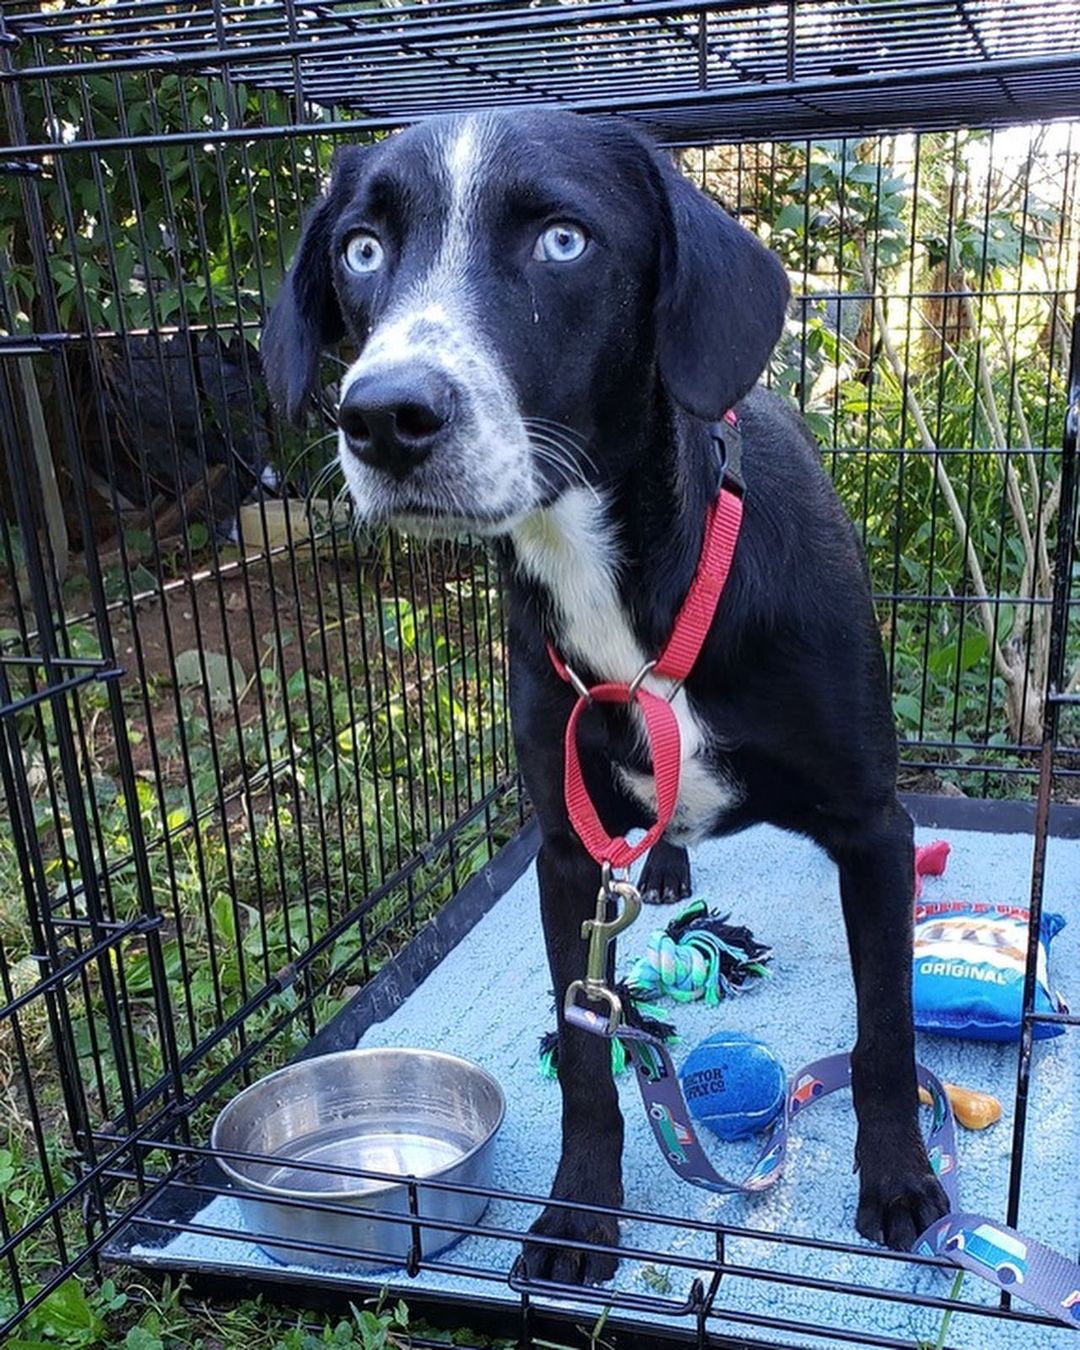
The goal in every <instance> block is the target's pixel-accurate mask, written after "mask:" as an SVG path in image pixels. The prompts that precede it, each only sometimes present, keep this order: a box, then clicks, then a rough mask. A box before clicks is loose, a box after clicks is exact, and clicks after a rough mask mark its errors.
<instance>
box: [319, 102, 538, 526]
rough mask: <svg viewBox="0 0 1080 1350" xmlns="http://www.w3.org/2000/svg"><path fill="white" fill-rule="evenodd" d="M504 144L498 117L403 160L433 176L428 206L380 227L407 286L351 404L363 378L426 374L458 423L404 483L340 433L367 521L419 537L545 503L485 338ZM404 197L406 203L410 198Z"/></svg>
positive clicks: (346, 383)
mask: <svg viewBox="0 0 1080 1350" xmlns="http://www.w3.org/2000/svg"><path fill="white" fill-rule="evenodd" d="M496 137H497V131H496V128H495V127H494V125H493V123H492V121H491V120H490V119H489V118H485V117H483V116H480V115H477V116H474V117H470V118H468V119H466V120H463V121H460V122H455V123H450V124H447V125H444V126H443V128H442V129H441V130H440V131H439V132H438V133H437V134H435V135H434V136H432V137H431V138H430V139H429V140H428V141H427V142H426V144H425V145H424V146H423V153H422V154H420V155H417V156H412V157H407V156H405V157H403V158H404V159H405V162H406V163H407V164H408V165H409V167H410V173H411V174H413V175H419V177H420V179H421V180H422V181H421V183H419V184H417V185H416V186H417V187H418V188H420V189H422V192H423V195H424V196H425V197H426V198H427V200H428V204H427V209H426V210H424V211H422V212H413V211H411V210H405V211H402V212H399V213H398V214H397V215H396V216H390V214H389V213H387V214H386V215H384V216H383V218H382V220H381V221H380V220H378V216H377V214H376V217H375V219H376V222H377V223H378V224H379V225H380V227H381V228H382V229H383V230H385V229H386V227H387V225H391V226H392V227H393V233H394V234H396V235H397V236H398V238H399V239H400V243H399V246H398V248H397V250H396V256H395V262H396V265H397V269H398V276H399V278H400V280H399V281H398V282H397V283H396V284H395V285H394V287H393V290H392V292H391V294H390V295H389V296H388V298H387V300H386V303H385V307H381V308H380V309H379V310H378V311H375V310H374V309H373V312H372V316H371V318H370V319H369V335H368V338H367V341H366V342H365V344H364V347H363V350H362V351H361V353H360V355H359V357H358V358H357V359H356V361H354V362H353V364H352V366H350V368H349V369H348V370H347V371H346V373H345V376H344V378H343V379H342V382H341V390H340V396H341V399H342V400H344V399H345V398H346V397H347V396H348V392H349V389H350V387H351V386H352V385H353V384H354V382H355V381H356V380H358V379H362V378H363V377H364V376H369V375H378V374H384V373H389V374H393V373H394V372H395V371H396V370H398V369H400V368H408V367H410V366H423V367H427V368H428V369H430V370H433V371H437V372H439V373H440V374H441V375H443V376H445V377H447V378H448V379H449V381H450V385H451V388H452V390H453V396H454V404H455V411H456V416H455V418H454V425H453V426H452V428H450V431H449V434H448V435H447V436H446V438H445V440H444V443H443V444H442V445H441V446H439V447H438V451H437V453H436V455H435V456H434V462H432V463H430V465H428V466H425V467H424V468H423V469H422V470H419V471H418V472H417V473H416V474H414V475H412V476H411V478H410V481H408V482H407V483H405V484H397V483H395V482H393V480H391V479H389V478H388V477H387V475H386V474H385V473H382V472H380V471H379V470H378V469H376V468H372V467H371V466H369V465H367V464H365V463H363V462H362V461H361V460H360V459H359V458H358V457H357V456H356V455H355V454H353V453H352V451H351V450H350V447H349V443H348V439H347V437H346V435H345V432H344V431H339V432H338V442H339V455H340V459H341V465H342V469H343V471H344V474H345V480H346V482H347V483H348V486H349V490H350V492H351V494H352V497H353V500H354V501H355V503H356V506H357V509H358V511H359V513H360V515H361V516H362V517H364V518H365V519H368V520H372V519H381V518H393V519H395V520H397V521H398V522H399V523H401V524H403V525H405V526H406V527H407V528H411V529H413V530H414V531H418V530H419V531H428V532H435V531H438V532H440V533H445V532H453V531H454V530H455V529H460V528H462V527H463V526H464V525H467V524H471V525H473V527H474V528H475V527H477V526H479V527H480V528H484V527H485V526H487V527H488V528H490V527H491V526H502V525H504V523H509V522H510V521H512V520H513V519H515V518H517V517H519V516H520V515H521V514H522V513H523V512H527V511H528V510H529V509H530V507H531V506H532V505H533V504H534V503H536V502H537V501H538V500H539V499H540V496H541V492H542V484H541V483H540V482H539V481H538V478H537V475H536V473H535V468H534V463H533V459H532V456H531V455H530V453H529V437H528V434H527V432H526V429H525V425H524V423H523V421H522V412H521V408H520V405H519V402H518V399H517V396H516V394H515V391H514V389H513V387H512V385H511V383H510V381H509V379H508V377H507V373H506V371H505V369H504V368H503V365H502V363H501V361H500V360H499V357H498V355H497V352H496V350H495V349H494V347H493V345H492V343H491V341H490V339H489V337H487V336H486V335H485V332H484V305H483V294H482V291H483V282H484V275H483V269H482V266H480V265H479V264H480V263H481V253H482V245H481V239H480V237H479V234H478V231H479V228H480V224H481V221H482V219H483V215H484V195H485V165H486V164H488V163H489V161H490V159H491V157H492V154H493V151H494V143H495V140H496ZM488 191H489V192H490V187H489V188H488ZM401 195H402V197H403V198H404V199H405V201H406V202H407V201H408V195H409V194H407V193H403V194H401Z"/></svg>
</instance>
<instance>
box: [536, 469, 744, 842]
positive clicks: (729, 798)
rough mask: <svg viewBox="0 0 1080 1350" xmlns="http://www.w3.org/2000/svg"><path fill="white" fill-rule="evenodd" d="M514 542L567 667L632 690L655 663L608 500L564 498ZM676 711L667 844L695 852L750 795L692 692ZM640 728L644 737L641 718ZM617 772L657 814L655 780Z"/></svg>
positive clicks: (578, 493) (648, 681)
mask: <svg viewBox="0 0 1080 1350" xmlns="http://www.w3.org/2000/svg"><path fill="white" fill-rule="evenodd" d="M512 539H513V542H514V549H515V553H516V556H517V563H518V566H519V567H520V568H521V569H522V571H523V572H525V573H526V574H527V575H528V576H529V577H530V578H531V579H532V580H533V581H535V582H538V583H539V584H540V585H541V586H543V587H544V588H545V589H546V590H547V592H548V593H549V594H550V596H551V597H552V600H553V602H554V605H555V609H556V614H557V619H558V626H559V639H558V648H559V652H560V654H561V656H562V657H563V659H564V660H566V661H568V662H569V663H570V664H571V665H575V664H580V665H581V666H582V667H583V668H584V667H587V668H588V669H590V670H593V671H596V672H597V674H598V675H599V676H600V677H601V678H602V679H604V680H612V681H618V682H621V683H629V682H630V681H631V680H632V679H633V678H634V676H635V675H636V674H637V673H638V672H639V671H640V670H641V668H642V666H643V665H644V664H645V662H646V660H647V659H648V658H647V657H646V655H645V653H644V652H643V651H642V649H641V647H640V645H639V644H638V641H637V638H636V637H635V636H634V633H633V630H632V629H631V627H630V624H629V622H628V621H627V617H626V613H625V611H624V610H623V607H622V603H621V600H620V598H619V592H618V587H617V585H616V576H617V573H618V566H619V558H618V550H617V545H616V541H615V538H614V532H613V530H612V527H611V524H610V521H609V520H608V517H607V513H606V511H605V510H604V504H603V502H602V500H601V499H600V498H599V497H597V496H596V495H595V494H594V493H592V492H590V491H588V490H587V489H585V488H574V489H572V490H571V491H568V492H564V493H563V495H562V496H561V497H560V498H559V500H558V501H557V502H556V503H555V505H554V506H552V507H550V508H547V509H546V510H543V511H538V512H536V513H535V514H533V515H531V516H529V517H527V518H526V519H525V520H524V521H523V522H522V523H521V524H520V525H518V526H516V527H515V529H514V530H513V532H512ZM644 687H645V688H646V689H648V690H650V691H651V692H652V693H654V694H659V695H660V696H661V697H663V698H667V697H669V696H670V695H671V690H672V681H671V680H668V679H664V678H663V677H661V676H655V675H647V676H646V677H645V681H644ZM671 706H672V710H673V711H674V713H675V717H676V719H677V721H678V724H679V739H680V745H681V766H680V773H679V800H678V805H677V807H676V811H675V816H674V818H673V820H672V822H671V824H670V826H669V827H668V829H667V836H668V838H670V839H672V840H673V841H674V842H675V843H680V844H687V843H692V842H693V841H694V840H696V839H699V838H701V837H702V836H703V835H704V834H706V833H708V831H709V829H710V827H711V826H713V825H714V824H715V822H716V821H717V819H718V818H719V817H720V816H722V815H723V814H724V813H725V812H727V811H730V810H731V809H732V808H733V807H734V806H736V805H737V804H738V802H739V801H740V799H741V796H742V794H741V792H740V791H739V788H738V786H737V784H735V783H733V782H732V781H731V780H730V779H729V778H728V776H727V775H726V774H725V773H724V772H723V771H722V770H721V768H720V766H719V765H718V764H717V763H716V761H715V760H714V759H713V758H712V756H711V755H710V753H709V751H710V745H709V740H708V736H707V733H706V730H705V728H704V726H703V724H702V722H701V720H700V719H699V718H698V716H697V714H696V713H695V712H694V709H693V707H692V706H691V703H690V700H689V698H688V696H687V693H686V691H685V689H679V690H678V691H677V692H676V693H675V694H674V696H673V697H671ZM637 721H638V724H639V730H640V732H641V734H642V736H644V724H643V723H642V722H641V719H640V714H638V715H637ZM615 770H616V773H617V774H618V777H619V781H620V782H621V784H622V786H623V788H624V789H625V790H626V791H627V792H629V793H631V794H632V795H633V796H634V797H636V798H637V799H638V801H640V802H641V803H642V804H643V805H644V806H645V807H646V808H647V809H648V811H649V812H650V813H655V811H656V788H655V784H654V782H653V778H652V775H651V774H648V773H642V772H641V771H640V770H637V769H632V768H630V767H628V766H627V765H624V764H617V765H616V766H615Z"/></svg>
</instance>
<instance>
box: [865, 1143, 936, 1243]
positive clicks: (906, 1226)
mask: <svg viewBox="0 0 1080 1350" xmlns="http://www.w3.org/2000/svg"><path fill="white" fill-rule="evenodd" d="M905 1152H906V1153H907V1155H908V1161H907V1162H906V1163H905V1162H903V1161H902V1159H903V1156H904V1153H905ZM912 1155H914V1156H912ZM862 1157H863V1159H865V1161H862V1162H861V1163H860V1168H859V1172H860V1183H859V1209H858V1213H857V1214H856V1216H855V1226H856V1227H857V1228H858V1230H859V1232H860V1233H861V1234H862V1235H863V1237H864V1238H869V1239H870V1241H871V1242H883V1243H884V1244H885V1246H886V1247H892V1248H893V1249H894V1250H895V1251H898V1252H909V1251H911V1249H912V1247H914V1245H915V1239H916V1238H917V1237H918V1236H919V1234H920V1233H922V1232H924V1231H925V1230H926V1229H927V1228H929V1227H930V1225H931V1224H932V1223H933V1222H934V1221H935V1219H940V1218H941V1217H942V1215H944V1214H947V1213H948V1212H949V1202H948V1199H947V1198H946V1196H945V1192H944V1191H943V1190H942V1188H941V1185H940V1183H939V1182H938V1179H937V1177H936V1176H935V1175H934V1173H933V1170H932V1169H931V1167H930V1163H929V1161H928V1160H927V1157H926V1150H925V1149H923V1148H922V1147H921V1146H920V1148H919V1149H918V1150H902V1151H897V1152H894V1153H893V1154H892V1155H891V1156H890V1155H889V1154H888V1153H885V1154H881V1153H877V1154H875V1156H874V1158H873V1161H870V1160H869V1159H867V1158H866V1154H865V1152H862Z"/></svg>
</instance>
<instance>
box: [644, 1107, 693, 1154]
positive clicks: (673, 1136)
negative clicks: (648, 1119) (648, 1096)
mask: <svg viewBox="0 0 1080 1350" xmlns="http://www.w3.org/2000/svg"><path fill="white" fill-rule="evenodd" d="M649 1115H650V1116H652V1118H653V1120H655V1121H656V1127H657V1131H658V1132H659V1134H660V1137H661V1139H662V1140H663V1143H664V1147H665V1148H666V1149H667V1155H668V1157H669V1158H670V1159H671V1161H672V1162H673V1163H685V1162H687V1161H688V1159H687V1157H686V1152H685V1150H684V1149H683V1145H684V1144H689V1143H692V1142H693V1138H694V1136H693V1135H692V1134H691V1133H690V1131H689V1130H688V1129H687V1128H686V1126H685V1125H682V1124H680V1123H679V1121H677V1120H676V1119H675V1117H674V1116H673V1115H672V1114H671V1112H670V1110H669V1109H668V1108H667V1107H666V1106H665V1105H664V1104H663V1102H653V1104H652V1106H650V1107H649Z"/></svg>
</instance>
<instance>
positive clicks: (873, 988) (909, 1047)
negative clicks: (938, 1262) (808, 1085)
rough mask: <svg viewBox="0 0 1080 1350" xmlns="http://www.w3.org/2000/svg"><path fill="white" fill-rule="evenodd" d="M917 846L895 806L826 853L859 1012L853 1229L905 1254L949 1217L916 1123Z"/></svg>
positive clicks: (855, 1055) (854, 1087)
mask: <svg viewBox="0 0 1080 1350" xmlns="http://www.w3.org/2000/svg"><path fill="white" fill-rule="evenodd" d="M912 848H913V839H912V827H911V820H910V818H909V817H908V815H907V813H906V812H905V811H904V809H903V807H902V806H901V805H900V803H899V802H898V801H896V800H895V799H894V800H893V801H892V802H891V803H890V804H889V805H888V806H887V807H885V808H884V809H883V810H882V811H881V812H880V813H878V814H877V815H875V816H872V817H870V818H869V819H868V820H864V821H862V822H860V827H859V830H858V832H857V833H848V832H847V831H845V835H844V839H843V841H842V842H835V841H834V843H833V845H832V848H831V850H830V851H831V852H832V853H833V856H834V857H835V858H836V860H837V862H838V864H839V867H840V897H841V901H842V903H843V908H844V923H845V925H846V927H847V934H848V945H849V947H850V949H851V964H852V969H853V971H854V975H855V994H856V1000H857V1005H858V1039H857V1040H856V1043H855V1049H854V1051H853V1053H852V1074H851V1087H852V1095H853V1096H854V1099H855V1111H856V1114H857V1116H858V1122H859V1132H858V1142H857V1144H856V1155H855V1156H856V1163H857V1166H858V1169H859V1177H860V1180H859V1209H858V1214H857V1216H856V1220H855V1222H856V1226H857V1227H858V1229H859V1232H860V1233H862V1235H863V1236H864V1237H867V1238H869V1239H871V1241H874V1242H881V1241H884V1242H885V1243H886V1244H887V1245H888V1246H890V1247H894V1248H896V1249H897V1250H902V1251H908V1250H910V1249H911V1247H912V1245H913V1243H914V1241H915V1239H916V1237H917V1236H918V1235H919V1234H920V1233H921V1232H922V1231H923V1229H924V1228H926V1227H927V1225H928V1224H930V1223H932V1222H933V1221H934V1220H935V1219H937V1218H939V1217H940V1216H941V1215H942V1214H944V1213H946V1211H947V1210H948V1202H947V1201H946V1199H945V1193H944V1192H943V1191H942V1189H941V1186H940V1185H939V1184H938V1182H937V1180H936V1178H935V1177H934V1174H933V1172H932V1171H931V1168H930V1163H929V1161H928V1159H927V1156H926V1147H925V1144H924V1143H923V1137H922V1132H921V1130H920V1129H919V1121H918V1097H917V1089H916V1082H915V1030H914V1025H913V1022H912V1011H911V964H912V960H911V958H912V923H913V914H912V901H913V889H914V867H913V852H912Z"/></svg>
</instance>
